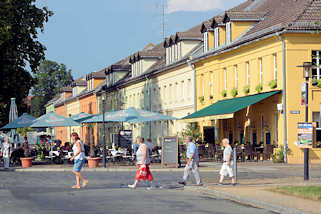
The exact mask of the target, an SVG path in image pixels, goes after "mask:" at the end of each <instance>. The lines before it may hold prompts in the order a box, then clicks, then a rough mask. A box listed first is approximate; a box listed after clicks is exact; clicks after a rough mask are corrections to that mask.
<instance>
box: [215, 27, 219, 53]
mask: <svg viewBox="0 0 321 214" xmlns="http://www.w3.org/2000/svg"><path fill="white" fill-rule="evenodd" d="M219 46H220V30H219V28H218V27H216V28H215V29H214V48H215V49H216V48H218V47H219Z"/></svg>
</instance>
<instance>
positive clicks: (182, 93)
mask: <svg viewBox="0 0 321 214" xmlns="http://www.w3.org/2000/svg"><path fill="white" fill-rule="evenodd" d="M184 87H185V85H184V81H182V84H181V90H182V92H181V96H182V99H184V96H185V94H184Z"/></svg>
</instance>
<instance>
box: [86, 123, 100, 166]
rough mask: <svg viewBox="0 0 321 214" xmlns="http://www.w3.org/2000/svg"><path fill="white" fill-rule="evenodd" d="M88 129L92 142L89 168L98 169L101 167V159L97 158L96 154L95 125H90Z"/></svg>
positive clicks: (88, 158)
mask: <svg viewBox="0 0 321 214" xmlns="http://www.w3.org/2000/svg"><path fill="white" fill-rule="evenodd" d="M87 128H88V129H89V140H90V152H89V157H87V160H88V167H89V168H97V167H98V165H99V161H100V158H99V157H96V153H95V144H94V125H93V124H89V125H88V127H87Z"/></svg>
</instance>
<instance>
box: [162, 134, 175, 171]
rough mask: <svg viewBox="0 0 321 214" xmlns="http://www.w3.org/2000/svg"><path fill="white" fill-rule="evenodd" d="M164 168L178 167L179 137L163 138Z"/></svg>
mask: <svg viewBox="0 0 321 214" xmlns="http://www.w3.org/2000/svg"><path fill="white" fill-rule="evenodd" d="M162 167H178V137H177V136H174V137H163V139H162Z"/></svg>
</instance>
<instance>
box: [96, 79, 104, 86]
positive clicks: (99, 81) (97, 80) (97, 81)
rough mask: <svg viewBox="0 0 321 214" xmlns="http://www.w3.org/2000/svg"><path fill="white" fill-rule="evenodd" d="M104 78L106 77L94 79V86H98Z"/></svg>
mask: <svg viewBox="0 0 321 214" xmlns="http://www.w3.org/2000/svg"><path fill="white" fill-rule="evenodd" d="M103 80H104V79H94V88H96V87H97V86H98V85H99V83H101V82H102V81H103Z"/></svg>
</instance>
